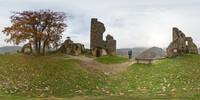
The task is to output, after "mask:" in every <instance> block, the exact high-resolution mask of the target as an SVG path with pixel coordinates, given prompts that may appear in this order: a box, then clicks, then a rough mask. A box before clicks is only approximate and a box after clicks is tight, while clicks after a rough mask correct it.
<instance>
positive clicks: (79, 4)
mask: <svg viewBox="0 0 200 100" xmlns="http://www.w3.org/2000/svg"><path fill="white" fill-rule="evenodd" d="M39 9H51V10H53V11H63V12H66V13H67V14H68V15H69V16H70V18H69V19H68V21H66V23H67V24H68V27H67V29H66V31H65V32H64V33H63V41H64V40H65V39H66V37H67V36H70V37H71V39H72V40H73V41H74V42H78V43H82V44H84V45H85V47H86V48H89V45H90V21H91V18H98V20H99V21H101V22H102V23H104V25H105V27H106V32H105V33H104V37H105V36H106V35H107V34H110V35H112V36H113V37H114V39H116V40H117V48H132V47H152V46H158V47H167V46H168V45H169V44H170V42H171V41H172V27H178V28H179V29H180V30H182V31H183V32H184V33H185V35H186V36H188V37H189V36H190V37H192V38H193V40H194V42H195V44H196V45H197V46H198V47H199V46H200V0H0V47H1V46H7V45H9V46H12V45H13V44H9V43H6V42H4V39H6V38H8V37H6V36H5V34H3V33H2V32H1V31H2V30H3V29H4V27H6V26H11V23H10V19H9V17H10V16H11V11H24V10H39ZM21 45H22V44H21Z"/></svg>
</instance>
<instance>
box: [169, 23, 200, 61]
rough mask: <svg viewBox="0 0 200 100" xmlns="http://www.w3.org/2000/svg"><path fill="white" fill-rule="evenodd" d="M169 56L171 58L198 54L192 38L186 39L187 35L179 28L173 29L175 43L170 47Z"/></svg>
mask: <svg viewBox="0 0 200 100" xmlns="http://www.w3.org/2000/svg"><path fill="white" fill-rule="evenodd" d="M166 52H167V56H168V57H171V56H174V55H178V54H184V53H192V54H197V53H198V49H197V46H196V45H195V44H194V43H193V39H192V38H191V37H186V36H185V34H184V33H183V32H182V31H181V30H179V29H178V28H175V27H174V28H173V41H172V42H171V43H170V45H169V46H168V48H167V50H166Z"/></svg>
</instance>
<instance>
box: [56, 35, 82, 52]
mask: <svg viewBox="0 0 200 100" xmlns="http://www.w3.org/2000/svg"><path fill="white" fill-rule="evenodd" d="M58 51H59V52H61V53H66V54H72V55H76V56H77V55H79V54H80V53H83V52H84V51H85V48H84V45H83V44H80V43H74V42H73V41H72V40H71V39H70V37H68V39H67V40H65V42H64V43H62V45H61V47H60V48H59V50H58Z"/></svg>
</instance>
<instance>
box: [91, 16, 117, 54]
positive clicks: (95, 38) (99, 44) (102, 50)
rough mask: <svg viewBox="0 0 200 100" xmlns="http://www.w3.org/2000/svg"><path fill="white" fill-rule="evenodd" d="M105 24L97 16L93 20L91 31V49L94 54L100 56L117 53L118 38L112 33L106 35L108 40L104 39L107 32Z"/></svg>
mask: <svg viewBox="0 0 200 100" xmlns="http://www.w3.org/2000/svg"><path fill="white" fill-rule="evenodd" d="M105 30H106V29H105V27H104V24H103V23H101V22H99V21H98V20H97V19H96V18H92V20H91V33H90V50H91V52H92V55H93V56H96V57H100V56H103V55H116V40H114V39H113V37H112V36H111V35H109V34H108V35H107V36H106V41H104V40H103V33H104V32H105Z"/></svg>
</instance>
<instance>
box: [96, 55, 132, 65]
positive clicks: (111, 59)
mask: <svg viewBox="0 0 200 100" xmlns="http://www.w3.org/2000/svg"><path fill="white" fill-rule="evenodd" d="M97 61H98V62H101V63H104V64H120V63H123V62H126V61H129V59H128V58H125V57H120V56H101V57H99V58H97Z"/></svg>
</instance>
